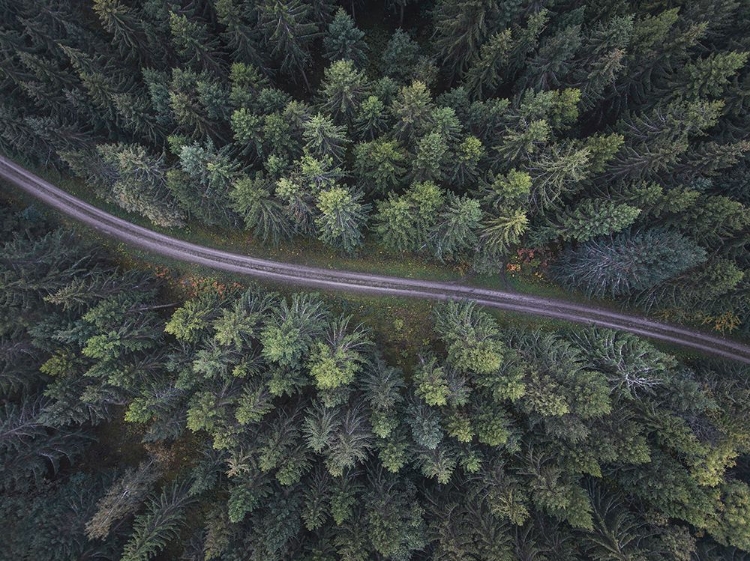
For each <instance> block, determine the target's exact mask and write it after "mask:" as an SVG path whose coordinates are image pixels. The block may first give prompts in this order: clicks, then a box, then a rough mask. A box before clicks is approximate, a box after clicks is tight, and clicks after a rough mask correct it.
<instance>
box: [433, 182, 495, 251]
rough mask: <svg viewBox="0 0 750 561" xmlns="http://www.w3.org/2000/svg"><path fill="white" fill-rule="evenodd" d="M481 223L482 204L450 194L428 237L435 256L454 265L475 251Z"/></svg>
mask: <svg viewBox="0 0 750 561" xmlns="http://www.w3.org/2000/svg"><path fill="white" fill-rule="evenodd" d="M481 221H482V209H481V207H480V205H479V202H478V201H476V200H474V199H471V198H469V197H457V196H455V195H453V194H449V195H448V197H447V201H446V204H445V206H444V207H443V209H442V210H440V212H439V214H438V217H437V222H436V223H435V224H434V226H433V227H432V229H431V230H430V232H429V234H428V240H429V245H430V249H431V251H432V253H433V254H434V255H435V257H437V258H438V259H439V260H441V261H445V260H447V261H454V260H456V259H458V258H459V256H460V255H461V254H464V253H465V252H467V251H469V250H471V249H473V247H474V245H475V244H476V242H477V230H478V228H479V225H480V223H481Z"/></svg>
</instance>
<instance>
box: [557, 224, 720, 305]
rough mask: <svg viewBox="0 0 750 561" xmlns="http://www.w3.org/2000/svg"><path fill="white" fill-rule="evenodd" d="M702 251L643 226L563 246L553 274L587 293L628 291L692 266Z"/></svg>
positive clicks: (700, 258)
mask: <svg viewBox="0 0 750 561" xmlns="http://www.w3.org/2000/svg"><path fill="white" fill-rule="evenodd" d="M705 258H706V253H705V251H704V250H703V249H701V248H700V247H698V246H696V245H694V244H693V243H691V242H690V241H688V240H687V239H685V238H684V237H682V236H680V235H679V234H676V233H673V232H665V231H659V230H647V231H644V232H635V233H623V234H619V235H618V236H615V237H614V238H611V239H606V238H605V239H600V240H592V241H589V242H586V243H584V244H582V245H581V246H579V247H578V248H577V249H567V250H566V251H565V252H564V253H563V254H562V255H561V257H560V260H559V262H558V263H557V264H556V266H555V269H554V275H555V278H557V279H558V280H559V281H560V282H562V283H563V284H564V285H566V286H568V287H570V288H578V289H580V290H583V291H584V292H586V293H587V294H589V295H590V296H599V297H601V296H605V295H611V296H614V297H617V296H624V295H630V294H633V293H634V292H637V291H641V290H647V289H649V288H652V287H653V286H655V285H657V284H658V283H660V282H662V281H665V280H667V279H669V278H671V277H673V276H675V275H676V274H678V273H681V272H683V271H685V270H687V269H690V268H691V267H694V266H696V265H698V264H700V263H701V262H703V261H704V260H705Z"/></svg>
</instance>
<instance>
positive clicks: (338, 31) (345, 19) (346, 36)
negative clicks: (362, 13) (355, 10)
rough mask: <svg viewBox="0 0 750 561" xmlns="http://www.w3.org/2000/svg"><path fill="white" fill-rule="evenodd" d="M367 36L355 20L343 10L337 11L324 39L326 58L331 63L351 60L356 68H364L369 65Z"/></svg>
mask: <svg viewBox="0 0 750 561" xmlns="http://www.w3.org/2000/svg"><path fill="white" fill-rule="evenodd" d="M364 37H365V34H364V32H363V31H360V30H359V29H357V27H356V26H355V24H354V20H353V19H352V18H351V17H350V16H349V14H347V13H346V12H345V11H344V10H343V8H339V9H338V10H337V11H336V15H335V16H334V18H333V21H332V22H331V23H330V24H328V30H327V33H326V36H325V38H324V39H323V47H324V48H325V57H326V58H327V59H328V60H330V61H332V62H333V61H336V60H341V59H343V60H350V61H352V62H353V63H354V65H355V66H357V67H359V68H363V67H364V66H365V65H366V64H367V54H366V53H367V50H368V49H367V43H365V42H364Z"/></svg>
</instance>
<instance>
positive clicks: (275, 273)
mask: <svg viewBox="0 0 750 561" xmlns="http://www.w3.org/2000/svg"><path fill="white" fill-rule="evenodd" d="M0 177H2V178H3V179H5V180H7V181H8V182H10V183H12V184H14V185H16V186H17V187H19V188H20V189H22V190H24V191H26V192H27V193H29V194H31V195H33V196H34V197H36V198H38V199H40V200H42V201H44V202H45V203H46V204H48V205H50V206H51V207H53V208H55V209H57V210H59V211H60V212H62V213H64V214H67V215H68V216H70V217H72V218H75V219H76V220H79V221H80V222H82V223H84V224H86V225H88V226H90V227H92V228H94V229H96V230H98V231H100V232H102V233H104V234H106V235H108V236H111V237H113V238H115V239H118V240H121V241H123V242H125V243H127V244H130V245H132V246H134V247H139V248H142V249H145V250H148V251H151V252H153V253H158V254H161V255H164V256H167V257H170V258H172V259H179V260H180V261H186V262H189V263H195V264H199V265H204V266H206V267H212V268H214V269H221V270H224V271H230V272H233V273H240V274H245V275H249V276H252V277H255V278H258V279H267V280H272V281H274V282H283V283H290V284H295V285H300V286H306V287H310V288H319V289H332V290H345V291H355V292H364V293H370V294H387V295H393V296H408V297H416V298H430V299H434V300H450V299H467V300H473V301H475V302H477V303H478V304H481V305H483V306H490V307H493V308H499V309H502V310H510V311H514V312H520V313H525V314H532V315H535V316H542V317H549V318H556V319H562V320H566V321H571V322H576V323H581V324H586V325H596V326H600V327H607V328H611V329H620V330H623V331H629V332H630V333H635V334H636V335H641V336H644V337H649V338H651V339H658V340H660V341H667V342H670V343H674V344H677V345H682V346H685V347H690V348H692V349H696V350H698V351H701V352H705V353H709V354H713V355H717V356H721V357H724V358H728V359H732V360H737V361H740V362H744V363H747V364H750V346H748V345H744V344H741V343H737V342H735V341H731V340H729V339H725V338H722V337H719V336H715V335H709V334H706V333H702V332H699V331H694V330H690V329H686V328H683V327H679V326H675V325H669V324H665V323H660V322H656V321H653V320H650V319H647V318H644V317H639V316H635V315H628V314H622V313H618V312H613V311H610V310H606V309H602V308H597V307H595V306H588V305H582V304H574V303H570V302H566V301H564V300H558V299H552V298H541V297H538V296H528V295H524V294H518V293H513V292H506V291H501V290H488V289H482V288H476V287H471V286H468V285H457V284H452V283H443V282H431V281H425V280H415V279H405V278H399V277H389V276H382V275H372V274H367V273H354V272H349V271H338V270H326V269H319V268H315V267H305V266H300V265H295V264H290V263H279V262H275V261H269V260H266V259H256V258H254V257H247V256H244V255H237V254H234V253H228V252H226V251H221V250H217V249H211V248H208V247H203V246H199V245H195V244H192V243H189V242H185V241H181V240H178V239H175V238H172V237H169V236H165V235H163V234H159V233H156V232H153V231H151V230H148V229H146V228H142V227H140V226H136V225H135V224H131V223H129V222H127V221H126V220H122V219H120V218H117V217H115V216H112V215H111V214H108V213H106V212H104V211H103V210H100V209H98V208H96V207H94V206H92V205H90V204H88V203H85V202H83V201H81V200H80V199H77V198H75V197H73V196H72V195H69V194H68V193H66V192H64V191H62V190H61V189H58V188H57V187H55V186H54V185H52V184H51V183H49V182H47V181H45V180H43V179H41V178H40V177H38V176H36V175H34V174H33V173H31V172H29V171H27V170H26V169H24V168H22V167H20V166H18V165H17V164H15V163H14V162H12V161H10V160H8V159H7V158H4V157H2V156H0Z"/></svg>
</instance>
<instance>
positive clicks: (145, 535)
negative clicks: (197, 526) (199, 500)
mask: <svg viewBox="0 0 750 561" xmlns="http://www.w3.org/2000/svg"><path fill="white" fill-rule="evenodd" d="M191 502H192V499H191V498H190V497H189V495H188V493H187V489H186V485H185V484H177V483H175V484H173V485H172V486H171V488H170V489H169V490H166V489H165V490H164V491H162V494H161V496H160V497H159V498H151V500H150V501H149V503H148V506H147V507H146V512H144V513H143V514H140V515H138V516H136V518H135V522H134V524H133V534H132V536H131V538H130V540H129V541H128V543H126V544H125V549H124V551H123V557H122V559H123V560H125V561H147V560H148V559H150V558H151V557H153V556H154V555H155V554H156V553H158V552H159V551H161V550H162V549H164V547H165V546H166V545H167V544H168V543H169V542H170V541H171V540H173V539H175V538H176V537H177V536H178V535H179V531H178V530H179V527H180V525H181V524H182V523H183V520H184V518H185V512H184V511H185V508H186V507H187V506H188V505H190V503H191Z"/></svg>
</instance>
